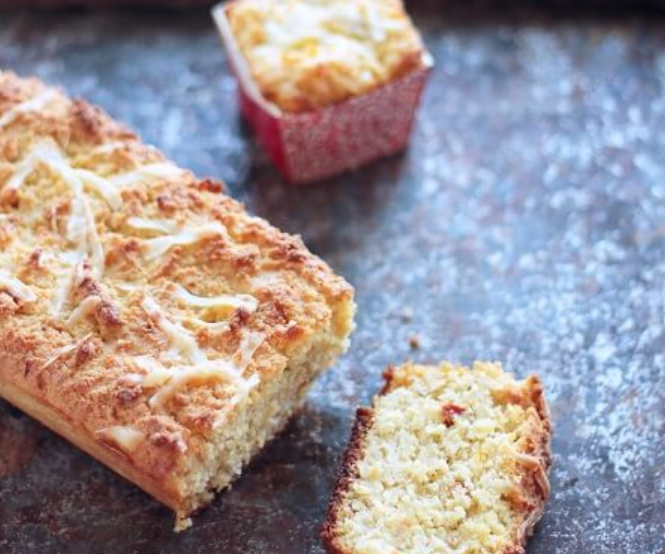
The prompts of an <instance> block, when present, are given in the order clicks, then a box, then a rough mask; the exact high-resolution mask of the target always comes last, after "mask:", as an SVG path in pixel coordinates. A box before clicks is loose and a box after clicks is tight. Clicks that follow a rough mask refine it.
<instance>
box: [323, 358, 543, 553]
mask: <svg viewBox="0 0 665 554" xmlns="http://www.w3.org/2000/svg"><path fill="white" fill-rule="evenodd" d="M385 378H386V383H385V386H384V388H383V390H382V391H381V394H380V395H379V396H377V397H376V398H375V400H374V405H373V407H372V408H361V409H360V410H358V416H357V420H356V424H355V427H354V430H353V434H352V438H351V443H350V445H349V447H348V449H347V452H346V456H345V459H344V463H343V466H342V471H341V475H340V478H339V481H338V484H337V488H336V490H335V493H334V495H333V499H332V502H331V504H330V510H329V514H328V518H327V520H326V522H325V525H324V529H323V533H322V535H323V539H324V541H325V543H326V546H327V547H328V549H329V551H330V552H333V553H335V554H425V553H434V552H437V553H439V552H441V553H449V552H450V553H453V552H454V553H455V554H481V553H482V554H495V553H496V554H520V553H524V552H525V543H526V539H527V537H528V536H529V535H530V534H531V533H532V531H533V527H534V525H535V524H536V522H537V521H538V520H539V519H540V517H541V515H542V513H543V509H544V506H545V502H546V501H547V499H548V497H549V492H550V489H549V482H548V477H547V474H548V471H549V467H550V419H549V415H548V410H547V405H546V403H545V398H544V395H543V387H542V384H541V382H540V380H539V379H538V377H537V376H535V375H531V376H529V377H527V378H526V379H525V380H524V381H517V380H515V379H514V378H513V376H512V375H510V374H508V373H504V372H503V370H502V369H501V365H500V364H498V363H482V362H476V363H475V364H474V365H473V369H468V368H466V367H457V366H454V365H451V364H449V363H443V364H441V365H440V366H439V367H429V366H421V365H414V364H410V363H409V364H406V365H404V366H401V367H399V368H391V369H389V370H388V371H387V372H386V374H385Z"/></svg>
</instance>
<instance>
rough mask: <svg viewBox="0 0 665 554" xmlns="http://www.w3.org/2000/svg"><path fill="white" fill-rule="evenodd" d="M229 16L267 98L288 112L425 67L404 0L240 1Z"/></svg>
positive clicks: (366, 89) (326, 102) (322, 104)
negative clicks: (404, 6)
mask: <svg viewBox="0 0 665 554" xmlns="http://www.w3.org/2000/svg"><path fill="white" fill-rule="evenodd" d="M226 14H227V18H228V21H229V25H230V27H231V31H232V33H233V36H234V38H235V41H236V43H237V45H238V48H239V50H240V52H241V53H242V55H243V56H244V58H245V59H246V61H247V62H248V65H249V70H250V73H251V75H252V78H253V79H254V81H255V82H256V84H257V85H258V87H259V89H260V91H261V93H262V95H263V96H264V98H266V99H267V100H268V101H269V102H272V103H274V104H275V105H276V106H278V107H279V108H280V109H281V110H282V111H284V112H304V111H311V110H315V109H319V108H322V107H325V106H328V105H330V104H336V103H339V102H342V101H344V100H346V99H348V98H352V97H354V96H359V95H362V94H365V93H367V92H369V91H371V90H373V89H375V88H377V87H379V86H381V85H384V84H386V83H389V82H391V81H393V80H395V79H397V78H399V77H401V76H403V75H406V74H407V73H409V72H411V71H414V70H416V69H419V68H422V67H424V61H423V55H424V50H423V46H422V42H421V40H420V37H419V35H418V32H417V31H416V29H415V27H414V26H413V24H412V23H411V21H410V19H409V17H408V15H407V14H406V13H405V11H404V8H403V6H402V3H401V2H400V1H399V0H240V1H238V2H234V3H233V4H232V5H231V6H230V7H229V8H228V9H227V10H226Z"/></svg>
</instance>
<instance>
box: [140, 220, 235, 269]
mask: <svg viewBox="0 0 665 554" xmlns="http://www.w3.org/2000/svg"><path fill="white" fill-rule="evenodd" d="M214 236H222V237H226V238H228V236H229V235H228V232H227V231H226V228H225V227H224V226H223V225H222V224H221V223H219V222H214V223H207V224H205V225H201V226H200V227H192V228H187V229H183V230H182V231H180V232H179V233H177V234H175V235H169V236H166V237H157V238H154V239H148V240H146V241H144V242H143V245H142V248H143V254H144V256H145V257H146V258H147V259H148V260H155V259H157V258H161V257H162V256H164V254H166V253H167V252H168V251H169V250H170V249H171V248H173V247H174V246H179V245H187V244H195V243H197V242H199V241H201V240H203V239H206V238H208V237H214Z"/></svg>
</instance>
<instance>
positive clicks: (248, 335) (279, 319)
mask: <svg viewBox="0 0 665 554" xmlns="http://www.w3.org/2000/svg"><path fill="white" fill-rule="evenodd" d="M223 188H224V187H223V185H222V184H221V183H219V182H216V181H212V180H209V179H198V178H196V177H195V176H194V175H193V174H192V173H191V172H189V171H187V170H184V169H181V168H179V167H177V166H176V165H174V164H173V163H171V162H169V161H168V160H166V159H165V157H164V156H163V155H162V154H161V153H160V152H158V151H157V150H155V149H154V148H152V147H150V146H146V145H145V144H143V143H141V142H140V141H139V140H138V138H137V137H136V136H135V135H134V134H133V133H132V132H130V131H128V130H127V129H125V128H124V127H123V126H121V125H119V124H118V123H116V122H114V121H113V120H112V119H110V118H109V117H108V116H107V115H105V114H104V113H103V112H102V111H100V110H99V109H97V108H95V107H92V106H90V105H89V104H87V103H85V102H83V101H81V100H70V99H68V98H67V97H66V96H64V95H63V94H62V93H61V92H60V91H59V90H57V89H55V88H51V87H47V86H45V85H44V84H42V83H41V82H40V81H38V80H36V79H22V78H18V77H17V76H16V75H14V74H12V73H8V72H5V73H0V395H1V396H2V397H4V398H5V399H7V400H8V401H9V402H11V403H13V404H15V405H16V406H18V407H19V408H21V409H23V410H24V411H26V412H27V413H28V414H30V415H32V416H33V417H35V418H36V419H38V420H40V421H42V422H43V423H44V424H45V425H47V426H49V427H50V428H51V429H53V430H54V431H56V432H57V433H60V434H61V435H63V436H64V437H66V438H67V439H69V440H70V441H72V442H73V443H74V444H76V445H78V446H79V447H81V448H82V449H84V450H86V451H87V452H89V453H90V454H92V455H93V456H95V457H96V458H98V459H99V460H100V461H102V462H104V463H105V464H107V465H108V466H109V467H111V468H112V469H114V470H115V471H117V472H118V473H120V474H121V475H123V476H125V477H126V478H127V479H129V480H131V481H133V482H134V483H136V484H137V485H138V486H139V487H141V488H143V489H144V490H145V491H147V492H149V493H150V494H152V495H153V496H155V497H156V498H157V499H159V500H161V501H162V502H163V503H164V504H166V505H168V506H170V507H171V508H172V509H173V510H174V511H175V512H176V514H177V516H178V527H179V528H182V527H184V526H186V525H187V524H188V523H189V521H188V516H189V515H190V514H191V513H192V512H194V511H195V510H196V509H198V508H200V507H201V506H203V505H204V504H205V503H207V502H208V501H209V500H210V499H211V498H212V496H213V493H214V491H216V490H219V489H222V488H224V487H226V486H227V485H228V484H229V483H230V482H231V480H232V479H233V478H234V477H236V476H237V475H238V474H239V473H240V471H241V469H242V467H243V466H244V465H245V464H246V463H247V462H248V460H249V459H250V458H251V457H252V456H253V455H254V454H255V453H256V452H257V451H258V450H259V449H260V448H261V447H262V445H263V444H264V443H265V442H266V441H267V440H268V439H270V438H271V437H273V436H274V435H275V434H276V433H277V432H278V431H279V430H280V429H281V428H282V427H283V426H284V425H285V423H286V422H287V420H288V419H289V417H290V416H291V415H292V414H293V413H294V411H295V410H296V409H297V408H298V407H299V406H300V405H301V403H302V402H303V399H304V397H305V394H306V392H307V390H308V387H309V385H310V383H311V382H312V380H313V379H314V378H315V377H316V376H317V374H318V373H319V372H320V371H322V370H323V369H324V368H326V367H328V366H329V365H330V364H332V363H333V361H334V360H335V359H336V357H337V356H338V355H339V354H340V353H341V352H343V351H344V350H345V349H346V347H347V344H348V337H349V334H350V332H351V330H352V326H353V323H352V320H353V315H354V310H355V305H354V302H353V290H352V288H351V287H350V286H349V285H348V284H347V283H346V282H345V281H344V280H343V279H342V278H340V277H337V276H336V275H334V274H333V272H332V271H331V270H330V268H329V267H328V266H327V265H326V264H325V263H323V262H322V261H321V260H320V259H318V258H317V257H315V256H313V255H312V254H310V253H309V252H308V251H307V249H306V248H305V247H304V245H303V244H302V242H301V240H300V239H299V238H297V237H293V236H289V235H286V234H284V233H281V232H280V231H278V230H277V229H275V228H274V227H271V226H270V225H269V224H268V223H266V222H265V221H263V220H261V219H259V218H256V217H252V216H250V215H248V214H247V213H246V212H245V210H244V209H243V207H242V206H241V205H240V204H238V203H237V202H235V201H233V200H232V199H231V198H229V197H228V196H226V195H225V194H223Z"/></svg>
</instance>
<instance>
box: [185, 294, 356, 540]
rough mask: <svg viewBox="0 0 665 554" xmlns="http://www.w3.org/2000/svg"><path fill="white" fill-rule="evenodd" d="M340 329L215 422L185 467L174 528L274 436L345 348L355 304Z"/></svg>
mask: <svg viewBox="0 0 665 554" xmlns="http://www.w3.org/2000/svg"><path fill="white" fill-rule="evenodd" d="M343 308H344V310H345V311H346V315H345V316H344V317H345V321H344V322H342V323H343V324H342V325H341V327H340V328H339V332H340V334H335V333H334V332H333V331H332V330H330V331H329V332H325V333H321V334H319V335H318V336H316V337H315V338H314V339H312V340H311V341H310V342H309V343H308V344H307V345H304V346H303V348H302V349H301V350H300V352H298V353H297V354H296V355H294V357H293V358H292V359H291V360H290V361H289V363H288V365H287V366H286V367H285V368H284V370H283V371H282V372H281V373H280V375H279V376H277V377H275V378H274V379H272V380H270V381H267V382H265V383H262V384H260V385H259V386H258V387H257V388H256V389H255V391H254V392H253V393H252V394H250V395H249V396H248V397H246V398H245V399H243V400H241V401H240V402H238V404H237V405H236V407H235V409H234V410H233V412H232V413H231V414H230V415H229V417H228V419H226V420H225V421H220V422H219V424H217V425H216V426H215V428H214V429H213V431H212V433H211V434H210V436H209V437H206V439H205V441H204V442H203V444H202V447H201V448H200V455H199V456H196V457H190V458H189V463H188V464H187V465H186V466H185V467H184V469H183V476H182V480H181V482H182V483H184V491H183V492H184V495H183V497H182V499H181V501H180V506H179V507H178V508H177V509H176V526H175V530H176V531H182V530H184V529H187V528H188V527H189V526H190V525H191V519H190V518H189V516H190V515H191V514H192V513H194V512H196V511H197V510H198V509H200V508H201V507H203V506H205V505H206V504H207V503H208V502H209V501H210V500H211V499H212V498H213V496H214V494H215V492H217V491H220V490H222V489H224V488H226V487H227V486H228V485H230V484H231V483H232V482H233V480H234V479H235V478H237V477H238V476H239V475H240V473H241V471H242V470H243V468H244V466H245V465H246V464H247V463H248V462H249V461H250V460H251V458H252V457H253V456H254V455H255V454H257V453H258V452H259V451H260V450H261V448H262V447H263V446H264V445H265V443H266V442H268V441H269V440H271V439H272V438H273V437H274V436H275V435H277V434H278V433H279V432H280V431H281V430H282V429H283V428H284V427H285V426H286V424H287V423H288V421H289V419H290V418H291V417H292V416H293V415H294V414H295V413H296V412H297V411H298V410H299V409H300V408H301V406H302V404H303V403H304V401H305V397H306V395H307V392H308V391H309V389H310V386H311V385H312V383H313V381H314V380H315V378H316V377H317V376H318V375H319V374H320V373H321V372H322V371H323V370H325V369H326V368H328V367H329V366H330V365H332V363H333V362H334V361H335V359H336V358H337V356H338V355H339V354H340V353H342V352H344V351H345V350H346V349H347V347H348V336H349V333H350V332H351V329H352V326H353V323H352V318H353V312H354V307H353V306H352V305H348V306H344V307H343Z"/></svg>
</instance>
